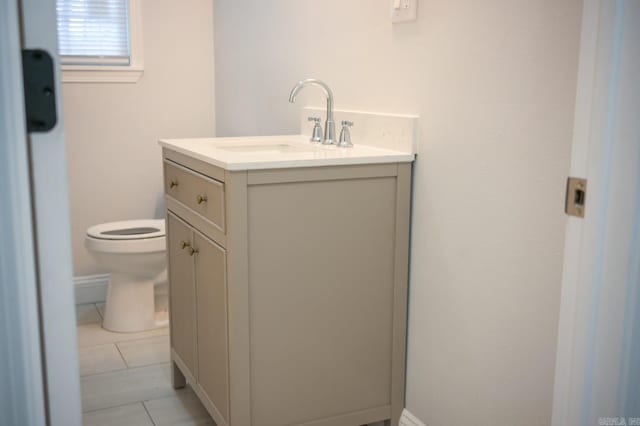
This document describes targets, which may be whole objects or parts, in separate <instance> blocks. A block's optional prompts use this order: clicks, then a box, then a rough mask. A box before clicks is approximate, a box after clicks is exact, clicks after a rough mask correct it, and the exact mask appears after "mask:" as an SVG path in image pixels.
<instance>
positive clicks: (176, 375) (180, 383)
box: [171, 361, 187, 389]
mask: <svg viewBox="0 0 640 426" xmlns="http://www.w3.org/2000/svg"><path fill="white" fill-rule="evenodd" d="M171 385H172V386H173V388H174V389H181V388H183V387H185V386H186V385H187V379H186V378H185V377H184V374H182V371H180V369H179V368H178V365H177V364H176V362H175V361H171Z"/></svg>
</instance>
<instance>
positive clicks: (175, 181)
mask: <svg viewBox="0 0 640 426" xmlns="http://www.w3.org/2000/svg"><path fill="white" fill-rule="evenodd" d="M174 186H178V181H177V180H172V181H171V182H169V188H173V187H174Z"/></svg>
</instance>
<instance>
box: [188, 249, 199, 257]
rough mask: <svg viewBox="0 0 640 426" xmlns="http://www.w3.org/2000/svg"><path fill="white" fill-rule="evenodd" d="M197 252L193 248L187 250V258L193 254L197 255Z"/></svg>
mask: <svg viewBox="0 0 640 426" xmlns="http://www.w3.org/2000/svg"><path fill="white" fill-rule="evenodd" d="M198 253H199V251H198V249H197V248H196V249H194V248H189V256H193V255H194V254H198Z"/></svg>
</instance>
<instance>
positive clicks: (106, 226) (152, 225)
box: [87, 219, 165, 240]
mask: <svg viewBox="0 0 640 426" xmlns="http://www.w3.org/2000/svg"><path fill="white" fill-rule="evenodd" d="M164 226H165V223H164V219H142V220H123V221H119V222H109V223H101V224H100V225H94V226H92V227H90V228H89V229H87V235H88V236H90V237H92V238H97V239H100V240H139V239H143V238H158V237H164V236H165V227H164Z"/></svg>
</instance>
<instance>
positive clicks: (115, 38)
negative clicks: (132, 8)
mask: <svg viewBox="0 0 640 426" xmlns="http://www.w3.org/2000/svg"><path fill="white" fill-rule="evenodd" d="M56 11H57V17H58V44H59V51H60V52H59V53H60V55H61V56H62V63H63V64H67V65H128V64H129V62H130V48H129V13H128V11H129V1H128V0H56Z"/></svg>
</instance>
